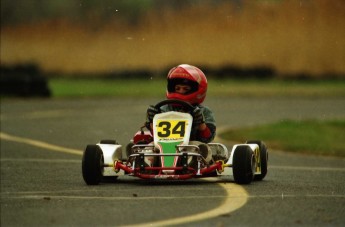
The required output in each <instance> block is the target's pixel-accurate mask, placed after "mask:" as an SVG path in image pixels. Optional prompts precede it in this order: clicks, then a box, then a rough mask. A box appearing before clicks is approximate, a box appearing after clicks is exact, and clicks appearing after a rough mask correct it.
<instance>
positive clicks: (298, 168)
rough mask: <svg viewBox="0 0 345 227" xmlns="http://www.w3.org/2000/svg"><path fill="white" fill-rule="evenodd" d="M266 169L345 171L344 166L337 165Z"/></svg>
mask: <svg viewBox="0 0 345 227" xmlns="http://www.w3.org/2000/svg"><path fill="white" fill-rule="evenodd" d="M268 169H283V170H308V171H315V170H317V171H340V172H343V171H345V168H339V167H338V168H337V167H320V166H269V167H268Z"/></svg>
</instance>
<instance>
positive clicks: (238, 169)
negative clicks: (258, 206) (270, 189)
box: [232, 145, 255, 184]
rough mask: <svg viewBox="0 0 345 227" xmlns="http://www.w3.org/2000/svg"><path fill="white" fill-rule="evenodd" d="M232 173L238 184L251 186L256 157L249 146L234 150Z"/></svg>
mask: <svg viewBox="0 0 345 227" xmlns="http://www.w3.org/2000/svg"><path fill="white" fill-rule="evenodd" d="M232 164H233V166H232V172H233V175H234V180H235V182H236V183H237V184H250V183H251V182H252V180H253V178H254V168H255V157H254V152H253V151H252V150H251V149H250V147H249V146H246V145H240V146H237V147H236V149H235V150H234V156H233V163H232Z"/></svg>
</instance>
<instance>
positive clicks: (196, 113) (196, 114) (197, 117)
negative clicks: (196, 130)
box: [192, 107, 205, 125]
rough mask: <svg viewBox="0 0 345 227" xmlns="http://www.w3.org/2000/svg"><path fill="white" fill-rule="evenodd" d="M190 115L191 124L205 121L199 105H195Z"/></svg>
mask: <svg viewBox="0 0 345 227" xmlns="http://www.w3.org/2000/svg"><path fill="white" fill-rule="evenodd" d="M192 116H193V125H200V124H202V123H205V117H204V114H203V113H202V111H201V109H200V108H199V107H195V109H194V110H193V112H192Z"/></svg>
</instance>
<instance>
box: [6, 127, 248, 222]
mask: <svg viewBox="0 0 345 227" xmlns="http://www.w3.org/2000/svg"><path fill="white" fill-rule="evenodd" d="M0 138H1V139H3V140H7V141H12V142H17V143H24V144H28V145H31V146H36V147H40V148H44V149H48V150H52V151H56V152H63V153H69V154H76V155H82V153H83V152H82V151H80V150H76V149H70V148H65V147H61V146H57V145H53V144H49V143H46V142H42V141H38V140H32V139H28V138H23V137H17V136H12V135H9V134H6V133H3V132H0ZM204 180H209V181H212V180H213V181H215V183H217V180H218V179H217V178H216V179H212V178H209V179H204ZM218 185H219V186H221V187H222V188H223V189H224V190H225V192H226V195H225V196H224V201H223V203H222V204H221V205H220V206H219V207H217V208H215V209H212V210H207V211H205V212H202V213H199V214H195V215H191V216H186V217H180V218H173V219H168V220H164V221H155V222H150V223H142V224H138V225H131V226H138V227H139V226H140V227H143V226H167V225H179V224H184V223H188V222H195V221H200V220H205V219H209V218H213V217H217V216H220V215H224V214H229V213H231V212H233V211H235V210H237V209H239V208H240V207H242V206H243V205H244V204H246V202H247V200H248V194H247V192H246V191H245V190H244V188H243V187H241V186H240V185H237V184H233V183H224V182H221V183H218ZM22 198H24V197H22ZM26 198H35V197H32V196H31V197H26ZM39 198H42V197H39ZM70 198H73V197H70ZM74 198H76V197H74ZM87 198H88V199H90V197H87ZM101 198H102V197H95V199H101ZM121 198H122V197H121ZM166 198H171V197H166ZM203 198H205V197H203ZM106 199H107V198H106ZM131 199H132V198H131ZM135 199H138V197H136V198H135ZM150 199H152V198H150ZM175 199H176V198H175ZM183 199H185V198H183Z"/></svg>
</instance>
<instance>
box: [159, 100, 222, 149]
mask: <svg viewBox="0 0 345 227" xmlns="http://www.w3.org/2000/svg"><path fill="white" fill-rule="evenodd" d="M196 107H199V108H200V109H201V111H202V113H203V115H204V119H205V124H206V126H207V128H208V130H207V132H201V131H199V130H198V127H199V125H192V132H191V135H190V141H200V142H203V143H210V142H211V141H212V140H213V139H214V137H215V136H216V121H215V119H214V116H213V113H212V111H211V110H210V109H209V108H208V107H206V106H202V105H197V106H196ZM161 111H162V112H168V111H178V112H186V111H183V110H181V107H179V106H176V107H175V106H172V105H166V106H162V107H161Z"/></svg>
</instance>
